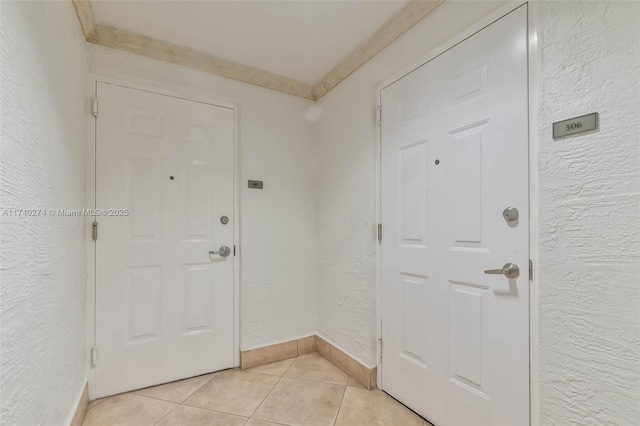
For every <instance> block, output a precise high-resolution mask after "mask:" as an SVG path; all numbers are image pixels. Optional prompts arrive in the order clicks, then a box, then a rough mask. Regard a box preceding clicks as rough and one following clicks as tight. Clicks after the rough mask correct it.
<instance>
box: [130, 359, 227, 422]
mask: <svg viewBox="0 0 640 426" xmlns="http://www.w3.org/2000/svg"><path fill="white" fill-rule="evenodd" d="M209 374H213V376H211V377H210V378H209V380H207V381H205V382H204V383H203V384H202V385H201V386H199V387H198V388H197V389H196V390H194V391H193V392H191V393H190V394H189V395H188V396H187V397H186V398H185V399H184V400H183V401H182V402H173V401H167V400H164V399H160V398H154V397H152V396H146V395H140V394H137V393H134V392H135V391H134V392H131V393H133V394H134V395H137V396H141V397H143V398H149V399H155V400H156V401H163V402H170V403H173V404H176V406H175V407H173V410H171V411H169V412H168V413H167V414H165V415H164V416H162V417H160V418H159V419H158V421H157V422H155V423H154V426H155V425H157V424H158V423H160V422H161V421H162V420H164V419H165V418H166V417H168V416H169V415H171V414H172V413H173V412H174V411H176V410H177V409H178V407H182V406H183V405H184V402H185V401H186V400H187V399H189V398H191V396H193V394H195V393H196V392H198V391H199V390H200V389H202V387H203V386H204V385H206V384H207V383H209V382H210V381H211V380H213V379H214V377H216V376H217V375H218V372H217V371H216V372H214V373H209ZM196 377H199V376H196ZM191 378H192V379H193V378H194V377H191ZM183 380H189V379H183ZM178 381H179V380H178ZM170 383H175V382H170ZM160 386H162V385H160Z"/></svg>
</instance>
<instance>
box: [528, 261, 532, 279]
mask: <svg viewBox="0 0 640 426" xmlns="http://www.w3.org/2000/svg"><path fill="white" fill-rule="evenodd" d="M529 281H533V260H531V259H529Z"/></svg>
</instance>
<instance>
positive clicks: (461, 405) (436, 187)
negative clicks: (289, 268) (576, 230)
mask: <svg viewBox="0 0 640 426" xmlns="http://www.w3.org/2000/svg"><path fill="white" fill-rule="evenodd" d="M527 89H528V83H527V12H526V6H524V7H520V8H518V9H516V10H515V11H513V12H511V13H509V14H508V15H507V16H505V17H503V18H501V19H499V20H498V21H497V22H495V23H493V24H492V25H490V26H488V27H486V28H485V29H483V30H482V31H480V32H478V33H477V34H475V35H473V36H472V37H470V38H468V39H466V40H465V41H463V42H461V43H460V44H458V45H456V46H455V47H453V48H452V49H450V50H448V51H446V52H445V53H443V54H442V55H440V56H438V57H436V58H435V59H433V60H431V61H430V62H428V63H426V64H425V65H423V66H421V67H419V68H417V69H416V70H415V71H413V72H411V73H409V74H408V75H406V76H405V77H403V78H401V79H400V80H398V81H396V82H395V83H393V84H391V85H389V86H387V87H386V88H384V89H383V90H382V91H381V106H382V110H383V120H384V121H383V123H382V127H381V220H382V223H383V238H382V245H381V262H382V263H381V265H382V268H381V305H382V306H381V316H382V338H383V342H384V344H383V346H382V363H383V364H382V383H383V389H384V390H385V391H387V392H388V393H390V394H391V395H393V396H394V397H396V398H398V399H399V400H400V401H402V402H404V403H405V404H407V405H408V406H409V407H411V408H412V409H414V410H415V411H417V412H418V413H420V414H421V415H423V416H425V417H426V418H428V419H429V420H432V421H433V422H434V423H436V424H438V425H449V424H452V425H462V424H473V425H480V424H509V425H516V424H528V423H529V274H528V270H529V254H528V250H529V240H528V238H529V237H528V235H529V229H528V223H529V195H528V187H529V186H528V121H527V117H528V109H527V107H528V97H527V93H528V92H527ZM510 206H512V207H516V208H517V209H518V211H519V220H518V221H516V222H511V223H509V222H507V221H506V220H505V219H504V218H503V215H502V212H503V209H505V208H506V207H510ZM509 262H512V263H515V264H517V265H518V266H519V268H520V275H519V277H518V278H516V279H508V278H506V277H505V276H503V275H486V274H484V273H483V271H484V270H487V269H495V268H501V267H502V266H503V265H504V264H506V263H509Z"/></svg>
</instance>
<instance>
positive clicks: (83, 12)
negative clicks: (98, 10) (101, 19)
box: [71, 0, 96, 40]
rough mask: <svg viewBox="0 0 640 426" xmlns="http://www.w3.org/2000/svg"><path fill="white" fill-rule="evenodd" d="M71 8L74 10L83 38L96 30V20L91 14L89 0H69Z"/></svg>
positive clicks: (86, 37) (91, 9)
mask: <svg viewBox="0 0 640 426" xmlns="http://www.w3.org/2000/svg"><path fill="white" fill-rule="evenodd" d="M71 3H73V8H74V9H75V10H76V16H77V17H78V22H80V28H81V29H82V34H84V38H85V40H87V39H88V38H89V37H90V36H91V35H92V34H93V33H94V31H95V30H96V20H95V18H94V16H93V8H92V7H91V2H90V1H89V0H71Z"/></svg>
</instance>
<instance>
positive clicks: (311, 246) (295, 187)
mask: <svg viewBox="0 0 640 426" xmlns="http://www.w3.org/2000/svg"><path fill="white" fill-rule="evenodd" d="M88 52H89V63H90V65H89V66H90V71H91V72H92V73H96V74H100V75H106V76H111V77H114V78H119V79H122V80H124V81H131V82H134V83H136V82H137V83H141V84H144V85H146V86H151V87H158V88H160V89H164V90H172V91H174V92H176V93H180V94H182V95H183V96H187V97H188V96H189V95H192V96H193V95H195V96H208V97H210V98H212V99H216V100H220V101H227V102H232V103H238V105H239V145H240V146H239V148H240V172H241V180H240V184H241V188H240V227H241V231H240V233H241V236H240V240H241V241H240V245H239V247H240V251H241V253H242V258H241V262H242V264H241V265H242V266H241V272H240V275H241V277H240V278H241V284H240V292H241V293H240V327H241V329H240V339H241V342H240V346H241V348H242V349H252V348H255V347H260V346H265V345H270V344H273V343H278V342H282V341H286V340H290V339H294V338H298V337H303V336H308V335H310V334H315V332H316V261H315V259H316V226H315V223H316V204H315V168H314V162H315V159H314V155H313V136H312V130H313V127H312V125H311V123H310V122H309V121H307V120H306V118H305V115H306V112H307V108H308V107H309V106H310V105H311V102H310V101H306V100H304V99H300V98H296V97H293V96H289V95H285V94H283V93H279V92H274V91H272V90H268V89H263V88H259V87H256V86H252V85H249V84H245V83H241V82H238V81H234V80H229V79H225V78H222V77H218V76H214V75H211V74H207V73H203V72H199V71H194V70H191V69H188V68H184V67H180V66H177V65H173V64H168V63H164V62H159V61H155V60H153V59H148V58H143V57H140V56H135V55H132V54H128V53H124V52H120V51H117V50H113V49H109V48H105V47H100V46H94V45H89V46H88ZM248 179H259V180H264V190H255V189H248V188H247V180H248Z"/></svg>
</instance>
